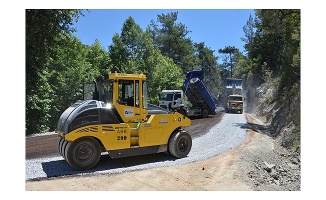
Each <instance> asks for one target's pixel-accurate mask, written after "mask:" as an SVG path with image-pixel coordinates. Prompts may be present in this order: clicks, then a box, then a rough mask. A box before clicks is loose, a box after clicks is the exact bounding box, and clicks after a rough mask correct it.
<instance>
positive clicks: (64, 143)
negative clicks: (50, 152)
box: [58, 138, 69, 159]
mask: <svg viewBox="0 0 326 200" xmlns="http://www.w3.org/2000/svg"><path fill="white" fill-rule="evenodd" d="M68 143H69V142H68V141H66V140H64V139H63V138H60V140H59V143H58V150H59V153H60V155H61V156H62V157H63V158H64V159H65V158H66V157H65V150H66V147H67V145H68Z"/></svg>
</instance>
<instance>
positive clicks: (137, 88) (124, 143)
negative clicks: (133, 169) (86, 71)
mask: <svg viewBox="0 0 326 200" xmlns="http://www.w3.org/2000/svg"><path fill="white" fill-rule="evenodd" d="M87 88H89V91H87ZM87 99H90V100H87ZM147 99H148V98H147V82H146V76H145V75H144V74H120V73H113V74H108V75H105V76H100V77H98V78H97V79H96V80H95V81H94V83H92V84H88V85H85V86H84V100H79V101H77V102H76V103H75V104H73V105H72V106H70V107H69V108H68V109H66V110H65V111H64V112H63V113H62V115H61V116H60V118H59V121H58V125H57V129H56V132H57V134H58V135H59V136H60V140H59V144H58V150H59V153H60V155H61V156H62V157H63V158H64V159H65V160H66V161H67V162H68V164H69V165H70V166H71V167H73V168H75V169H77V170H87V169H90V168H93V167H94V166H95V165H96V164H97V163H98V161H99V160H100V157H101V153H102V152H108V154H109V156H110V157H111V158H120V157H127V156H137V155H144V154H153V153H159V152H166V153H169V154H171V155H172V156H174V157H176V158H183V157H186V156H187V155H188V153H189V152H190V150H191V147H192V138H191V136H190V134H189V133H188V132H187V131H185V130H184V127H187V126H190V125H191V120H190V119H189V118H187V117H186V116H184V115H182V114H180V113H178V112H175V113H169V112H167V111H166V110H164V109H162V108H160V107H158V106H154V105H151V104H148V102H147Z"/></svg>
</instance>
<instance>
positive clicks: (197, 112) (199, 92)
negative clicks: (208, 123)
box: [159, 70, 217, 118]
mask: <svg viewBox="0 0 326 200" xmlns="http://www.w3.org/2000/svg"><path fill="white" fill-rule="evenodd" d="M203 79H204V75H203V72H202V70H195V71H189V72H187V75H186V78H185V80H184V82H183V85H182V90H162V91H161V92H160V94H159V106H160V107H161V108H164V109H167V110H169V111H176V112H179V113H181V114H183V115H186V116H187V117H192V116H200V117H202V118H206V117H208V116H209V115H215V114H216V113H217V109H216V104H217V100H216V98H214V97H213V96H212V95H211V94H210V92H209V91H208V89H207V88H206V86H205V84H204V83H203ZM185 96H186V97H187V100H188V101H189V103H190V104H191V105H186V104H185Z"/></svg>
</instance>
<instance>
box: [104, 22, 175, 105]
mask: <svg viewBox="0 0 326 200" xmlns="http://www.w3.org/2000/svg"><path fill="white" fill-rule="evenodd" d="M109 54H110V58H111V63H112V65H113V68H112V70H113V71H118V72H124V73H144V74H145V75H146V76H147V81H148V83H149V84H148V95H149V100H150V102H151V103H156V101H157V99H158V93H159V91H160V90H162V89H166V88H171V89H172V88H174V89H175V88H179V87H180V86H181V85H179V84H180V80H181V70H180V68H179V67H178V66H177V65H175V64H174V62H173V60H172V59H169V58H167V57H165V56H163V55H162V54H161V52H160V51H159V49H158V48H157V47H155V46H154V45H153V40H152V38H151V37H150V35H149V32H148V31H145V32H144V31H143V30H142V29H141V28H140V26H139V25H138V24H136V23H135V21H134V19H133V18H132V17H129V18H128V19H127V20H126V21H125V23H124V24H123V27H122V32H121V34H120V35H119V34H115V35H114V37H113V44H112V45H110V46H109Z"/></svg>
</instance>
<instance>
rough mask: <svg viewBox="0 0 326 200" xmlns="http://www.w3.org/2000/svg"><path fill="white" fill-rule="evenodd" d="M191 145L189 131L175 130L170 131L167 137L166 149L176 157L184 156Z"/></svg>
mask: <svg viewBox="0 0 326 200" xmlns="http://www.w3.org/2000/svg"><path fill="white" fill-rule="evenodd" d="M191 146H192V139H191V136H190V134H189V133H187V132H183V131H176V132H174V133H172V135H171V137H170V139H169V147H168V150H169V152H170V154H171V155H172V156H174V157H177V158H184V157H186V156H187V155H188V154H189V152H190V150H191Z"/></svg>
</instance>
